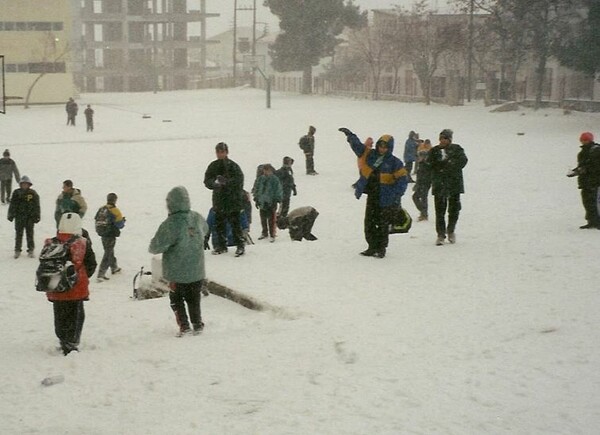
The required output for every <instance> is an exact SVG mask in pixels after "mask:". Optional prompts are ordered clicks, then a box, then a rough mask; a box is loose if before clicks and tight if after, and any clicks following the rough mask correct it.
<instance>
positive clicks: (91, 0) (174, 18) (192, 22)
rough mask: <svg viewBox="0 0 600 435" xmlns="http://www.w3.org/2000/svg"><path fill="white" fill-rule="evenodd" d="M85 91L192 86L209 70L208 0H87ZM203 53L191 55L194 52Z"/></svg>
mask: <svg viewBox="0 0 600 435" xmlns="http://www.w3.org/2000/svg"><path fill="white" fill-rule="evenodd" d="M81 5H82V8H81V13H80V14H78V20H80V25H81V28H82V38H81V50H80V51H79V53H80V58H79V59H78V62H77V63H78V65H79V66H78V68H76V72H75V73H76V74H75V75H76V81H77V84H78V86H79V87H80V88H81V89H82V90H83V91H84V92H135V91H157V90H175V89H189V88H191V87H193V86H192V83H194V82H196V81H198V80H201V79H202V78H203V77H204V75H205V71H206V45H207V44H208V43H209V42H207V38H206V21H207V19H208V18H211V17H218V16H219V14H214V13H207V12H206V0H81ZM192 52H193V53H199V55H194V56H193V57H192V56H190V55H191V53H192Z"/></svg>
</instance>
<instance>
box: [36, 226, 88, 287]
mask: <svg viewBox="0 0 600 435" xmlns="http://www.w3.org/2000/svg"><path fill="white" fill-rule="evenodd" d="M78 238H79V237H78V236H73V237H71V238H70V239H69V240H67V241H66V242H61V241H60V240H59V239H58V238H56V237H53V238H52V239H50V242H49V243H48V244H46V245H44V247H43V248H42V252H41V253H40V257H39V259H40V264H39V266H38V268H37V271H36V272H35V289H36V290H37V291H39V292H58V293H62V292H66V291H68V290H71V289H72V288H73V287H74V286H75V284H76V283H77V271H76V270H75V266H74V265H73V263H72V262H71V245H72V244H73V242H74V241H75V240H77V239H78Z"/></svg>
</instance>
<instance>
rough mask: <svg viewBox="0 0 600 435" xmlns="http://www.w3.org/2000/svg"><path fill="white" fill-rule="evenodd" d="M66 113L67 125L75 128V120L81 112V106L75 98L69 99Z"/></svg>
mask: <svg viewBox="0 0 600 435" xmlns="http://www.w3.org/2000/svg"><path fill="white" fill-rule="evenodd" d="M65 111H66V112H67V125H72V126H73V127H75V118H76V117H77V112H79V106H78V105H77V103H76V102H75V100H73V98H69V101H67V104H66V105H65Z"/></svg>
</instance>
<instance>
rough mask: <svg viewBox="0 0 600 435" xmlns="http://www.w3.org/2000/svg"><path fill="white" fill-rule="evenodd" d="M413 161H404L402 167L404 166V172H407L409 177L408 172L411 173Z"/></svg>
mask: <svg viewBox="0 0 600 435" xmlns="http://www.w3.org/2000/svg"><path fill="white" fill-rule="evenodd" d="M414 163H415V162H404V167H405V168H406V173H407V174H408V177H409V178H410V174H412V170H413V164H414Z"/></svg>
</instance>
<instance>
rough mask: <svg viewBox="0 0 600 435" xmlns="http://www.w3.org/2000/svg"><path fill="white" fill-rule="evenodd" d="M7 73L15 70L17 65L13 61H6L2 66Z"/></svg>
mask: <svg viewBox="0 0 600 435" xmlns="http://www.w3.org/2000/svg"><path fill="white" fill-rule="evenodd" d="M4 68H5V69H6V72H7V73H13V72H17V65H16V64H14V63H7V64H6V66H5V67H4Z"/></svg>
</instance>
